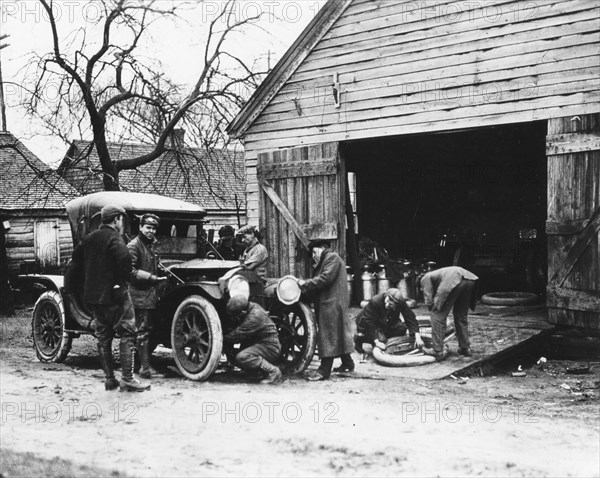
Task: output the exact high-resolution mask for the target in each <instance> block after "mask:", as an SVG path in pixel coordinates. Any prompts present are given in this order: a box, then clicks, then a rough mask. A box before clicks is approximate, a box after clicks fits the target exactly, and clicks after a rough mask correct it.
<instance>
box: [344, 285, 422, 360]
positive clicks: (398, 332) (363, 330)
mask: <svg viewBox="0 0 600 478" xmlns="http://www.w3.org/2000/svg"><path fill="white" fill-rule="evenodd" d="M400 314H402V317H403V318H404V321H402V319H400ZM356 329H357V338H356V340H355V343H356V347H357V350H358V351H359V352H362V347H360V345H361V344H362V343H370V344H373V345H376V346H378V347H380V348H383V349H385V343H386V342H387V340H388V339H389V338H391V337H402V336H404V335H406V332H407V331H408V332H409V334H410V336H411V337H413V338H414V343H415V347H416V348H421V347H423V340H422V339H421V334H420V332H419V323H418V322H417V318H416V316H415V313H414V312H413V311H412V310H411V308H410V307H409V306H408V305H407V304H406V301H405V300H404V298H403V297H402V293H401V292H400V291H399V290H398V289H394V288H392V289H388V290H387V291H386V292H382V293H381V294H377V295H375V296H374V297H373V298H372V299H371V300H370V301H369V302H368V303H367V305H365V306H364V308H363V309H362V310H361V311H360V313H359V314H358V316H357V317H356ZM359 347H360V348H359Z"/></svg>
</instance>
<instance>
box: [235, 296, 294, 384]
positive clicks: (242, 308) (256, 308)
mask: <svg viewBox="0 0 600 478" xmlns="http://www.w3.org/2000/svg"><path fill="white" fill-rule="evenodd" d="M227 313H228V314H229V315H230V316H231V317H232V318H233V320H234V322H235V324H236V327H235V329H233V330H232V331H231V332H229V333H227V334H225V335H224V336H223V340H224V341H225V342H226V343H228V344H229V345H231V346H233V344H237V343H240V344H241V349H240V351H239V352H238V353H237V355H236V356H235V363H236V365H238V366H239V367H240V368H241V369H242V370H247V371H261V372H263V373H264V374H265V375H266V377H265V379H264V380H262V381H261V382H260V383H271V384H274V383H279V382H282V381H283V375H282V374H281V370H279V368H278V367H276V366H275V365H273V363H272V362H274V361H275V360H277V359H278V358H279V354H280V353H281V344H280V342H279V335H278V334H277V327H275V324H274V323H273V321H272V320H271V318H270V317H269V314H268V313H267V312H266V311H265V309H263V308H262V307H261V306H260V305H258V304H256V303H254V302H250V301H248V299H247V298H246V297H244V296H242V295H234V296H233V297H231V298H230V299H229V301H227Z"/></svg>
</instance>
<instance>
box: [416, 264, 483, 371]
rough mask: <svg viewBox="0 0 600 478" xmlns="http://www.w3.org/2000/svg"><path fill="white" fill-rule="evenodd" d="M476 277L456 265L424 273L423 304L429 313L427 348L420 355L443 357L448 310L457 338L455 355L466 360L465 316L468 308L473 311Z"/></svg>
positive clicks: (441, 358)
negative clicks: (430, 342)
mask: <svg viewBox="0 0 600 478" xmlns="http://www.w3.org/2000/svg"><path fill="white" fill-rule="evenodd" d="M478 279H479V278H478V277H477V276H476V275H475V274H473V273H472V272H469V271H468V270H466V269H463V268H462V267H458V266H451V267H443V268H441V269H437V270H435V271H431V272H428V273H427V274H425V275H424V276H423V278H422V279H421V287H422V288H423V297H424V299H425V304H426V305H428V306H429V310H431V311H432V313H431V339H432V342H433V346H432V348H431V349H429V348H425V347H423V349H422V350H423V353H425V354H427V355H433V356H434V357H435V358H436V359H437V360H443V359H444V358H446V355H447V351H446V348H445V347H444V336H445V335H446V318H447V317H448V314H449V313H450V310H452V314H453V315H454V330H456V338H457V339H458V347H459V348H458V353H459V354H461V355H464V356H465V357H470V356H471V355H472V353H471V345H470V342H469V327H468V322H467V317H468V314H469V307H470V308H471V310H475V301H476V298H477V296H476V293H475V290H476V286H477V280H478Z"/></svg>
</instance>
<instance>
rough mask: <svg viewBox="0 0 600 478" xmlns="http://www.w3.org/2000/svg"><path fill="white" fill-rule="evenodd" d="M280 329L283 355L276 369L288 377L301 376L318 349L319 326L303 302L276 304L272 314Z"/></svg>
mask: <svg viewBox="0 0 600 478" xmlns="http://www.w3.org/2000/svg"><path fill="white" fill-rule="evenodd" d="M269 315H270V316H271V320H273V322H274V323H275V325H276V326H277V332H278V334H279V341H280V342H281V355H280V357H279V361H278V363H277V365H279V366H280V367H281V368H282V369H283V371H284V372H285V373H302V372H304V370H306V368H307V367H308V366H309V365H310V362H311V361H312V359H313V356H314V355H315V348H316V345H317V325H316V321H315V316H314V314H313V312H312V310H311V309H310V307H309V306H308V305H306V304H304V303H303V302H297V303H296V304H293V305H290V306H286V305H283V304H280V303H277V304H275V305H274V306H273V307H271V310H270V311H269Z"/></svg>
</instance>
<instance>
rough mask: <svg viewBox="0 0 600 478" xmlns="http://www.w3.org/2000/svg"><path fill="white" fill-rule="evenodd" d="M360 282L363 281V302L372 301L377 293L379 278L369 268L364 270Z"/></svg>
mask: <svg viewBox="0 0 600 478" xmlns="http://www.w3.org/2000/svg"><path fill="white" fill-rule="evenodd" d="M360 280H361V281H362V292H363V294H362V295H363V300H365V301H368V300H371V299H372V298H373V296H374V295H375V294H376V293H377V277H376V276H375V274H374V273H373V272H371V271H370V270H369V269H368V268H363V271H362V273H361V275H360Z"/></svg>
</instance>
